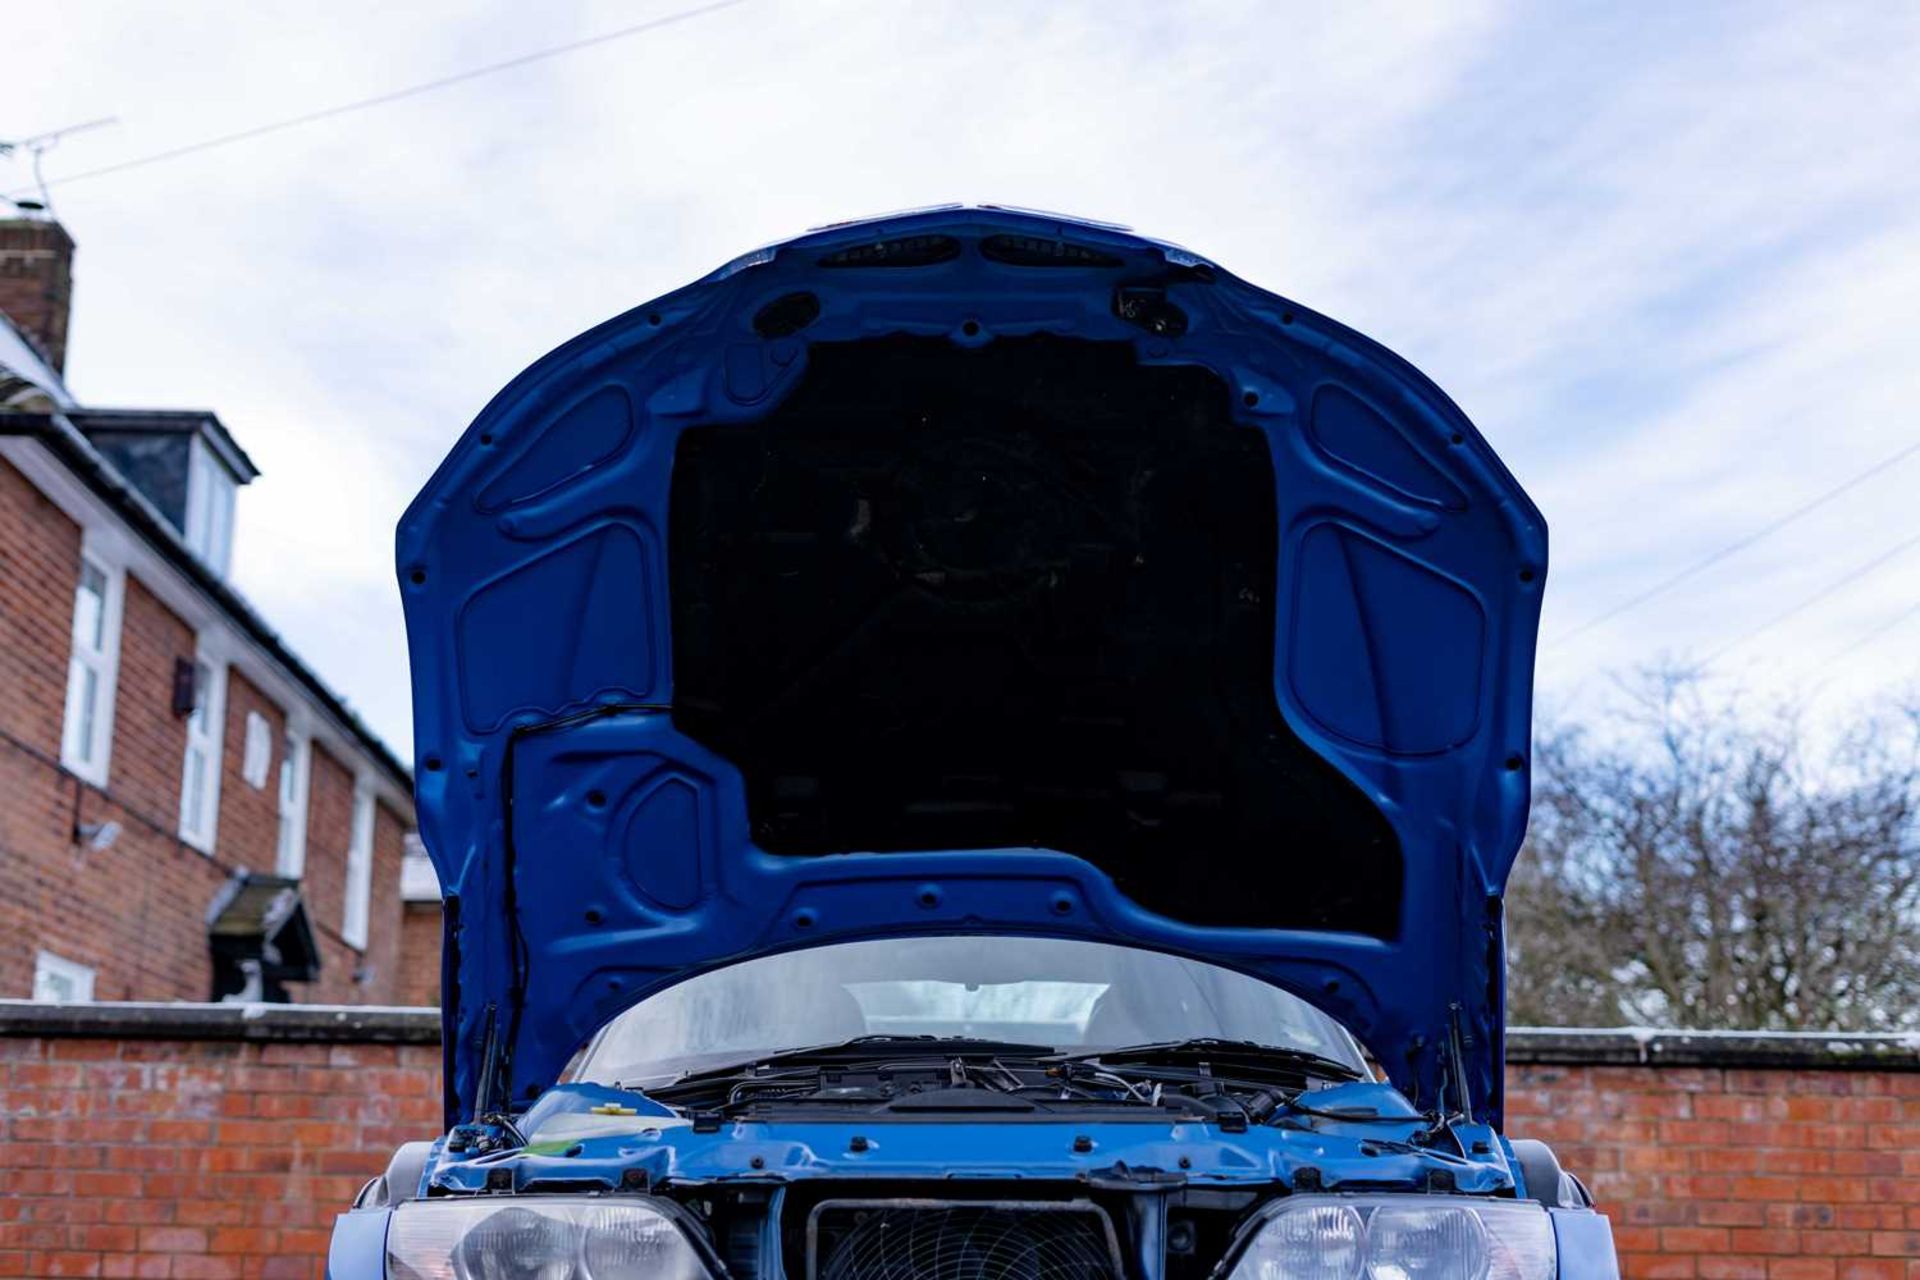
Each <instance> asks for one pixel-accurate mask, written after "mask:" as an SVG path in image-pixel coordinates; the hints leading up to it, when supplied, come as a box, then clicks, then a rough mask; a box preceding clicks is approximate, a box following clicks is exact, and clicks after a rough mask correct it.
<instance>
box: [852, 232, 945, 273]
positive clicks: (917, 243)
mask: <svg viewBox="0 0 1920 1280" xmlns="http://www.w3.org/2000/svg"><path fill="white" fill-rule="evenodd" d="M959 256H960V242H959V241H958V240H956V239H954V238H953V237H952V236H902V237H900V238H899V239H897V240H875V241H872V242H871V243H868V244H857V245H854V246H853V247H852V248H850V249H838V250H835V251H834V252H832V253H829V254H827V255H826V256H825V257H823V258H821V259H820V265H821V266H823V267H930V266H933V265H934V264H935V263H937V262H951V261H952V260H953V259H955V258H957V257H959Z"/></svg>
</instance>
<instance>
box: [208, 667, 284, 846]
mask: <svg viewBox="0 0 1920 1280" xmlns="http://www.w3.org/2000/svg"><path fill="white" fill-rule="evenodd" d="M249 713H252V714H254V715H258V716H262V717H264V718H265V719H266V722H267V729H268V732H269V737H268V741H270V742H271V743H272V744H273V767H271V768H269V769H268V770H267V776H266V778H265V779H264V780H263V781H262V782H261V784H260V785H259V786H257V787H256V786H254V785H253V784H252V783H250V782H248V781H247V779H246V774H245V766H246V758H247V716H248V714H249ZM286 725H287V717H286V714H285V713H284V712H282V711H281V710H280V708H279V707H277V706H275V705H274V704H273V702H272V700H271V699H269V698H268V697H267V695H266V694H264V693H262V692H260V690H259V689H258V688H257V687H255V685H254V683H253V681H251V680H249V679H247V678H246V676H244V675H242V674H241V673H240V672H238V671H233V670H231V669H229V671H228V674H227V724H226V730H225V732H224V733H223V735H222V738H221V748H220V754H221V756H222V760H221V764H220V835H219V849H220V856H221V857H223V858H225V859H226V860H227V861H229V862H237V863H239V864H240V865H241V866H243V867H254V868H257V869H259V870H262V871H271V870H273V869H274V865H275V863H276V862H277V860H278V857H279V845H280V771H279V764H280V756H281V751H282V747H281V739H282V737H283V736H284V735H285V732H286Z"/></svg>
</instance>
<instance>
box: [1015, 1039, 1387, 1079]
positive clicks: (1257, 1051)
mask: <svg viewBox="0 0 1920 1280" xmlns="http://www.w3.org/2000/svg"><path fill="white" fill-rule="evenodd" d="M1053 1060H1054V1061H1059V1062H1104V1063H1117V1062H1176V1063H1184V1062H1192V1061H1195V1060H1201V1061H1218V1062H1230V1063H1233V1064H1235V1065H1237V1066H1245V1065H1249V1064H1267V1063H1275V1064H1284V1065H1286V1066H1289V1067H1293V1068H1296V1069H1298V1070H1300V1071H1302V1072H1304V1073H1306V1074H1308V1075H1313V1076H1320V1077H1324V1078H1328V1079H1334V1080H1360V1079H1364V1077H1363V1076H1362V1075H1361V1074H1360V1072H1358V1071H1356V1070H1354V1069H1353V1068H1352V1067H1351V1066H1349V1065H1347V1064H1346V1063H1344V1062H1339V1061H1336V1060H1335V1059H1333V1058H1328V1057H1325V1056H1323V1055H1321V1054H1318V1053H1312V1052H1309V1051H1308V1050H1306V1049H1296V1048H1293V1047H1291V1046H1289V1045H1277V1044H1261V1043H1260V1042H1259V1041H1257V1040H1225V1039H1221V1038H1220V1037H1218V1036H1196V1037H1194V1038H1193V1039H1190V1040H1165V1041H1160V1042H1158V1043H1154V1044H1129V1045H1121V1046H1119V1047H1117V1048H1112V1049H1088V1050H1086V1051H1085V1052H1083V1053H1063V1054H1056V1055H1054V1059H1053Z"/></svg>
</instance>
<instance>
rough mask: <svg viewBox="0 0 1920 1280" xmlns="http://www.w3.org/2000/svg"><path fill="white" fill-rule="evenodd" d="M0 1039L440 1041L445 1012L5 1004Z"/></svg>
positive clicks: (172, 1004)
mask: <svg viewBox="0 0 1920 1280" xmlns="http://www.w3.org/2000/svg"><path fill="white" fill-rule="evenodd" d="M0 1036H42V1037H46V1038H67V1039H70V1038H76V1037H78V1038H85V1039H94V1040H100V1039H128V1040H260V1041H282V1042H284V1041H293V1042H301V1043H308V1044H349V1043H350V1044H369V1043H371V1044H439V1043H440V1011H439V1010H438V1009H430V1008H400V1007H394V1006H388V1005H320V1004H191V1003H187V1002H184V1001H181V1002H167V1001H152V1002H148V1001H114V1002H101V1003H97V1004H42V1003H36V1002H34V1001H32V1000H0Z"/></svg>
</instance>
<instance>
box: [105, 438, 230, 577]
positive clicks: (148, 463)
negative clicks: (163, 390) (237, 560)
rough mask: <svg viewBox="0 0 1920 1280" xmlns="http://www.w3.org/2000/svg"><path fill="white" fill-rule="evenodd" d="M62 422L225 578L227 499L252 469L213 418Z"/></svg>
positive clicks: (227, 546) (227, 565)
mask: <svg viewBox="0 0 1920 1280" xmlns="http://www.w3.org/2000/svg"><path fill="white" fill-rule="evenodd" d="M67 416H68V418H69V419H70V420H71V421H72V422H73V424H74V425H75V426H76V427H78V428H80V431H81V432H82V434H84V435H85V436H86V437H87V440H88V441H89V442H90V443H91V444H92V445H93V447H94V448H96V449H98V450H99V451H100V455H101V457H102V458H104V459H105V460H106V462H107V463H108V465H110V466H111V467H112V468H113V469H114V470H115V471H117V472H119V473H120V475H121V476H123V477H124V478H125V479H126V481H127V483H128V484H130V485H131V486H133V489H134V491H135V492H137V493H138V494H139V495H140V496H141V497H142V498H144V499H145V500H146V501H147V502H148V503H149V504H151V505H152V507H153V509H154V511H155V512H156V513H157V514H158V515H159V516H160V518H161V519H163V520H165V521H166V522H167V523H168V524H170V525H172V526H173V527H174V528H175V529H176V530H177V531H178V532H179V534H180V540H181V541H182V542H183V543H185V544H186V546H187V549H188V550H189V551H191V552H193V554H194V557H195V558H196V559H198V560H199V561H200V563H202V564H204V565H205V566H206V567H207V568H209V569H211V570H212V571H213V572H214V573H216V574H218V575H220V576H221V577H223V578H224V577H226V576H227V572H228V570H229V569H231V568H232V566H233V504H234V495H235V494H236V493H237V492H238V490H239V488H240V486H241V485H243V484H248V483H250V482H252V480H253V479H254V478H255V477H256V476H258V475H259V474H260V471H259V469H258V468H256V467H255V466H254V465H253V460H252V459H251V458H249V457H247V455H246V453H245V451H243V450H242V449H241V448H240V446H239V445H237V444H235V443H234V440H233V437H232V436H231V435H230V434H228V432H227V429H226V427H224V426H222V425H221V423H220V419H218V418H216V417H214V416H213V415H212V414H210V413H204V412H201V411H200V410H197V409H80V410H75V411H73V412H72V413H70V414H68V415H67Z"/></svg>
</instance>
